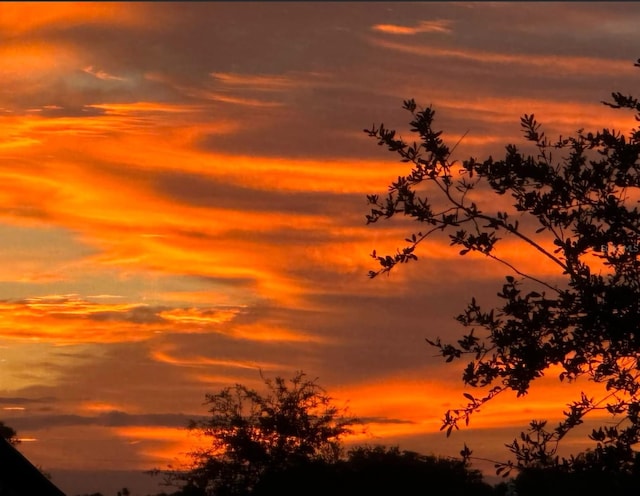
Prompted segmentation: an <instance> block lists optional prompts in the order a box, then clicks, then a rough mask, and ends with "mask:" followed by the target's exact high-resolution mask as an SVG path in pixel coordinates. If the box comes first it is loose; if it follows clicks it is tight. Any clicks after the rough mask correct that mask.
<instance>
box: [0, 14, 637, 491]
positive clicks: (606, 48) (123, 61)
mask: <svg viewBox="0 0 640 496" xmlns="http://www.w3.org/2000/svg"><path fill="white" fill-rule="evenodd" d="M638 25H640V5H638V4H635V3H597V2H594V3H546V2H545V3H526V2H519V3H492V2H486V3H484V2H483V3H437V2H435V3H431V2H429V3H427V2H425V3H419V2H412V3H395V2H394V3H390V2H371V3H369V2H357V3H348V2H345V3H329V2H326V3H315V2H306V3H302V2H300V3H293V2H291V3H290V2H286V3H276V2H273V3H271V2H265V3H251V2H238V3H224V2H220V3H206V2H198V3H180V4H178V3H171V2H162V3H151V2H149V3H119V2H117V3H116V2H113V3H85V2H82V3H51V4H49V3H46V4H44V3H43V4H38V3H36V2H33V3H31V2H30V3H28V4H27V3H12V2H10V3H3V4H2V5H0V37H1V40H2V42H1V43H0V58H1V60H2V64H1V65H0V79H1V80H2V85H1V86H0V181H1V183H0V184H1V186H0V239H1V240H2V245H1V248H0V367H1V371H2V373H1V374H0V408H2V410H3V411H2V412H1V413H0V416H1V418H2V420H4V421H5V422H6V423H7V424H8V425H10V426H12V427H14V428H15V429H16V430H17V431H18V433H19V435H20V437H21V438H22V439H23V442H22V444H21V445H20V450H21V451H22V452H23V453H24V454H25V455H26V456H28V457H29V458H30V459H31V460H32V461H33V462H34V463H36V464H37V465H39V466H41V467H43V468H44V469H45V470H46V471H48V472H50V473H51V474H52V476H53V481H54V482H55V483H57V484H58V485H59V486H60V488H61V489H63V490H64V491H66V492H67V493H68V494H69V495H73V494H77V493H79V492H94V491H102V492H104V493H105V494H106V495H107V494H111V493H115V491H116V490H117V489H119V488H120V487H123V486H125V485H126V486H128V487H129V488H130V489H132V492H133V494H140V495H143V494H146V492H148V491H152V490H154V489H155V488H156V487H157V486H156V484H157V482H158V481H157V479H152V478H151V477H149V476H148V475H146V474H143V473H142V471H144V470H148V469H151V468H154V467H155V468H166V466H167V465H168V464H177V463H180V462H181V461H184V460H185V459H186V458H185V453H186V452H188V451H189V450H190V449H192V448H193V447H194V446H196V445H197V443H198V442H199V441H198V439H196V438H194V437H193V436H190V435H189V433H188V432H187V431H186V430H185V429H184V427H185V425H186V424H187V422H188V420H189V419H191V418H195V417H198V416H201V415H205V414H206V412H207V407H206V406H205V405H203V402H204V396H205V394H206V393H213V392H217V391H219V390H220V389H221V388H223V387H225V386H229V385H233V384H235V383H242V384H246V385H248V386H251V387H256V388H259V387H260V384H261V380H260V375H259V371H260V370H262V371H263V373H264V374H265V375H267V376H270V377H274V376H276V375H281V376H283V377H292V376H293V375H294V374H295V372H296V371H297V370H303V371H304V372H306V373H307V374H308V375H309V376H310V377H312V378H316V377H317V378H318V383H319V384H320V385H322V386H323V387H324V388H325V389H326V390H327V391H328V393H329V394H330V395H331V396H332V397H334V398H336V402H337V403H338V404H340V405H342V404H348V407H349V409H350V411H351V412H352V413H353V414H354V415H357V416H360V417H362V418H365V419H368V421H369V422H368V425H367V427H368V431H367V433H366V434H362V435H358V436H355V437H354V438H353V439H351V440H350V442H352V443H353V442H358V443H365V442H366V443H370V444H375V443H381V444H389V445H391V444H399V445H400V447H401V448H406V449H414V450H417V451H420V452H423V453H436V454H443V455H456V454H457V453H458V451H459V450H460V449H461V448H462V446H463V443H464V442H466V443H467V444H469V446H470V447H471V448H472V449H473V450H474V454H476V455H477V456H481V457H488V458H500V459H504V458H505V456H506V450H505V449H504V446H503V445H504V443H507V442H510V441H511V440H512V439H513V437H514V435H515V434H517V433H518V432H519V431H520V430H521V429H522V428H524V427H525V426H526V425H527V423H528V421H529V420H530V419H532V418H548V419H551V420H553V419H559V418H560V415H561V411H562V408H563V406H564V405H565V404H566V403H567V402H569V401H571V400H572V399H574V398H575V397H576V394H578V392H579V391H580V389H581V388H587V387H588V385H584V384H577V385H575V386H567V385H564V384H560V383H559V382H558V381H557V378H555V377H554V376H553V374H549V375H547V376H546V377H544V378H543V379H541V380H540V381H538V382H537V383H535V384H534V387H533V388H532V390H531V393H530V394H529V395H528V396H527V397H525V398H520V399H516V398H515V395H511V396H508V395H507V396H505V397H503V398H499V399H496V401H495V403H494V404H491V405H487V407H486V408H485V409H483V411H482V412H480V413H479V414H477V415H476V416H475V417H474V418H473V419H472V422H471V424H470V426H469V427H468V428H466V429H464V430H461V431H460V432H456V433H454V434H453V435H452V436H451V437H450V438H448V439H447V438H445V436H444V434H442V433H441V432H439V428H440V425H441V419H442V416H443V414H444V412H445V411H446V410H447V409H448V408H451V407H456V406H459V405H463V404H465V400H464V398H463V396H462V393H463V392H465V391H467V390H465V389H464V387H463V384H462V382H461V378H460V373H461V367H463V366H464V365H465V364H463V363H460V364H456V363H454V364H445V363H443V361H442V359H441V358H439V357H437V356H435V352H434V350H433V349H431V348H429V346H428V345H427V344H426V342H425V338H429V339H433V338H435V337H437V336H441V337H443V338H444V339H447V337H451V338H453V339H452V340H455V339H457V337H459V336H460V335H461V334H462V332H463V331H464V329H463V328H461V327H460V326H459V325H458V323H457V322H456V321H455V319H454V317H455V316H456V315H458V313H460V312H461V311H462V310H463V309H464V308H465V307H466V304H467V303H468V302H469V301H470V299H471V297H472V296H476V297H478V300H479V303H482V304H484V305H487V306H491V305H495V304H497V303H498V301H499V300H498V299H497V297H496V296H495V295H496V293H497V291H498V290H499V289H500V288H501V283H502V281H503V280H504V276H505V275H509V272H508V271H506V269H505V268H504V267H502V266H496V265H495V263H493V262H491V261H490V260H485V259H483V258H482V257H481V256H474V255H473V254H470V255H467V256H465V257H460V256H459V255H458V250H454V249H452V248H451V247H450V246H449V244H448V240H447V239H445V238H434V239H433V240H430V241H428V242H425V243H424V244H423V245H422V246H421V248H420V251H418V252H417V255H418V256H419V258H420V260H419V261H418V262H417V263H413V264H410V265H406V266H402V267H399V268H398V270H395V271H394V272H393V273H392V274H391V275H390V276H389V277H379V278H376V279H373V280H371V279H369V278H367V272H368V271H369V270H372V269H376V266H375V261H374V260H372V259H371V258H370V257H369V254H370V253H371V252H372V250H373V249H376V250H377V251H378V252H380V253H382V252H393V251H395V249H396V248H397V247H401V246H403V239H404V238H406V237H407V235H410V234H411V233H412V232H413V230H414V229H416V225H410V224H408V223H407V222H402V221H393V222H386V223H380V224H375V225H370V226H367V225H366V221H365V215H366V214H367V213H368V206H367V202H366V195H368V194H374V193H376V194H384V193H385V191H386V189H387V186H388V184H389V183H390V182H391V181H392V180H394V179H395V178H396V177H397V176H398V175H400V174H406V173H408V172H409V168H408V167H407V164H402V163H400V162H398V161H397V160H396V159H395V157H394V156H393V155H392V154H390V153H389V152H387V151H386V150H385V149H383V148H382V147H379V146H377V144H376V142H375V140H373V139H371V138H369V137H367V136H366V134H365V133H364V132H363V129H364V128H367V127H370V126H371V125H372V124H374V123H375V124H379V123H380V122H384V123H385V125H387V126H389V127H392V128H397V129H399V130H404V133H403V136H408V135H409V133H408V122H409V120H410V116H409V114H408V113H407V112H406V111H404V110H403V109H402V108H401V107H402V102H403V100H405V99H408V98H414V99H415V100H416V102H417V103H418V104H419V105H422V106H428V105H431V104H432V105H433V108H434V109H435V110H436V125H437V126H440V127H441V129H443V130H444V133H443V138H444V139H445V141H447V142H448V143H449V144H450V145H453V144H455V143H456V142H457V141H458V140H459V138H460V137H461V136H462V135H463V134H464V133H465V132H467V134H466V136H465V137H464V139H463V140H462V141H461V142H460V144H459V145H458V147H457V148H456V150H455V153H454V158H456V159H458V160H461V159H465V158H468V157H469V156H474V157H477V158H485V157H486V156H488V155H492V156H494V157H499V156H500V155H501V154H503V153H504V146H505V145H506V144H508V143H516V144H522V143H523V139H522V133H521V131H520V127H519V119H520V117H521V116H522V115H523V114H525V113H528V114H531V113H535V115H536V118H537V119H538V120H539V121H540V122H542V123H543V125H544V128H545V131H546V132H547V134H548V135H550V136H557V135H558V134H565V135H567V134H569V133H572V132H575V131H576V130H577V129H579V128H585V129H587V130H597V129H599V128H602V127H609V128H611V127H614V128H616V129H622V130H623V131H625V130H629V129H630V128H631V127H632V126H634V125H635V124H634V119H633V115H630V114H625V113H621V112H619V111H618V112H616V111H614V110H611V109H608V108H607V107H604V106H603V105H602V104H601V103H600V102H601V100H606V99H607V98H608V97H609V95H610V93H611V92H612V91H620V92H622V93H632V94H633V92H634V90H636V89H637V87H638V82H639V81H640V70H638V69H637V68H634V67H633V63H634V62H635V60H636V59H637V58H638V57H640V52H639V51H638V46H640V31H638V29H637V26H638ZM491 201H494V200H491ZM418 227H419V226H418ZM499 249H500V250H502V251H501V252H500V253H501V254H503V255H504V256H505V258H507V259H508V260H509V261H510V262H512V263H513V264H514V265H517V266H518V267H522V268H525V269H528V270H530V271H531V272H532V273H534V274H537V275H539V276H541V277H544V278H545V280H548V281H554V280H556V279H557V278H559V277H560V274H559V273H558V272H557V271H556V270H555V268H554V267H552V266H549V265H548V264H545V263H544V261H543V260H541V259H539V258H536V256H535V254H533V253H531V252H528V251H526V250H523V249H522V248H521V247H519V246H518V244H517V242H515V241H514V240H509V239H506V240H504V243H502V246H501V247H500V248H499ZM558 280H559V279H558ZM471 392H473V391H471ZM346 402H348V403H346ZM575 446H578V441H575Z"/></svg>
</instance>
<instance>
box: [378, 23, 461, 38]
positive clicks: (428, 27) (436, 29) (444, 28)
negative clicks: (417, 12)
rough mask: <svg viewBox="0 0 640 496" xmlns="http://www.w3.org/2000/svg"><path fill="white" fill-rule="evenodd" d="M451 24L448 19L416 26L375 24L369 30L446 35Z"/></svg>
mask: <svg viewBox="0 0 640 496" xmlns="http://www.w3.org/2000/svg"><path fill="white" fill-rule="evenodd" d="M452 25H453V22H452V21H451V20H449V19H437V20H433V21H420V22H419V23H418V24H417V25H416V26H414V27H410V26H398V25H396V24H376V25H375V26H373V27H372V28H371V29H373V30H374V31H379V32H381V33H387V34H400V35H415V34H420V33H446V34H449V33H451V32H453V29H452V28H451V26H452Z"/></svg>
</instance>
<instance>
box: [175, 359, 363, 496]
mask: <svg viewBox="0 0 640 496" xmlns="http://www.w3.org/2000/svg"><path fill="white" fill-rule="evenodd" d="M264 383H265V385H266V387H267V392H266V393H264V394H261V393H259V392H258V391H255V390H253V389H249V388H247V387H246V386H244V385H241V384H236V385H235V386H233V387H227V388H224V389H223V390H222V391H220V392H219V393H217V394H212V395H207V396H206V404H208V405H210V410H209V411H210V413H211V416H210V417H209V418H208V419H206V420H204V421H192V423H191V425H190V426H189V427H190V429H192V430H195V431H198V432H200V433H201V434H203V435H204V436H208V437H210V438H211V446H210V448H208V449H204V450H200V451H195V452H193V453H191V456H192V458H193V466H192V467H190V469H189V470H188V471H186V472H180V471H174V472H169V473H168V475H169V479H170V480H173V481H174V482H183V483H186V484H187V487H189V488H190V490H191V491H192V492H193V494H198V491H200V492H201V494H215V495H216V496H227V495H229V496H231V495H242V494H249V493H251V492H252V491H253V489H254V487H255V485H256V484H257V483H258V481H259V480H260V479H261V478H262V477H263V476H264V475H265V474H266V473H268V472H270V471H278V470H283V469H286V468H288V467H292V466H295V465H298V464H301V463H304V462H307V461H314V460H321V461H325V462H334V461H337V460H338V459H339V457H340V455H341V452H342V447H341V444H340V438H341V437H342V436H344V435H345V434H348V433H350V432H352V430H351V428H350V426H352V425H354V424H355V423H357V420H356V419H354V418H351V417H347V416H345V413H346V411H345V410H344V409H341V408H338V407H337V406H335V405H334V404H333V403H332V400H331V398H330V397H329V396H327V395H326V394H325V392H324V390H323V389H322V388H321V387H320V386H318V384H317V383H316V381H315V380H310V379H308V378H307V377H306V375H305V374H304V373H302V372H298V373H297V374H296V375H295V376H294V377H293V378H291V379H289V380H288V381H287V380H285V379H283V378H281V377H276V378H275V379H274V380H271V379H264Z"/></svg>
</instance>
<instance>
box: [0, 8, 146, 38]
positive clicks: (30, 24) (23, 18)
mask: <svg viewBox="0 0 640 496" xmlns="http://www.w3.org/2000/svg"><path fill="white" fill-rule="evenodd" d="M143 13H144V7H143V6H140V5H137V4H135V3H127V4H111V3H109V4H107V3H102V2H86V3H81V4H79V3H76V2H59V3H57V4H56V6H55V8H47V7H45V6H44V5H42V4H41V3H40V2H32V3H19V2H18V3H5V4H3V5H2V6H1V7H0V32H2V31H4V32H5V33H9V34H14V35H15V34H24V33H27V32H30V31H35V30H38V29H43V28H46V27H49V26H64V27H71V26H74V25H75V26H77V25H84V24H114V23H115V24H119V25H133V26H144V25H145V23H146V22H148V21H149V17H148V16H144V15H143Z"/></svg>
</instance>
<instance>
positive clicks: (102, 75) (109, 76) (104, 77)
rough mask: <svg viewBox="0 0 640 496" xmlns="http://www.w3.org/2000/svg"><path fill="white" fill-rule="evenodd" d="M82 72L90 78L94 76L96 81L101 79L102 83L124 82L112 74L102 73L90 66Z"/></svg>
mask: <svg viewBox="0 0 640 496" xmlns="http://www.w3.org/2000/svg"><path fill="white" fill-rule="evenodd" d="M82 70H83V72H86V73H87V74H91V75H92V76H95V77H97V78H98V79H102V80H104V81H124V80H125V78H123V77H119V76H114V75H113V74H109V73H108V72H106V71H103V70H102V69H96V68H95V67H94V66H92V65H89V66H87V67H85V68H84V69H82Z"/></svg>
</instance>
